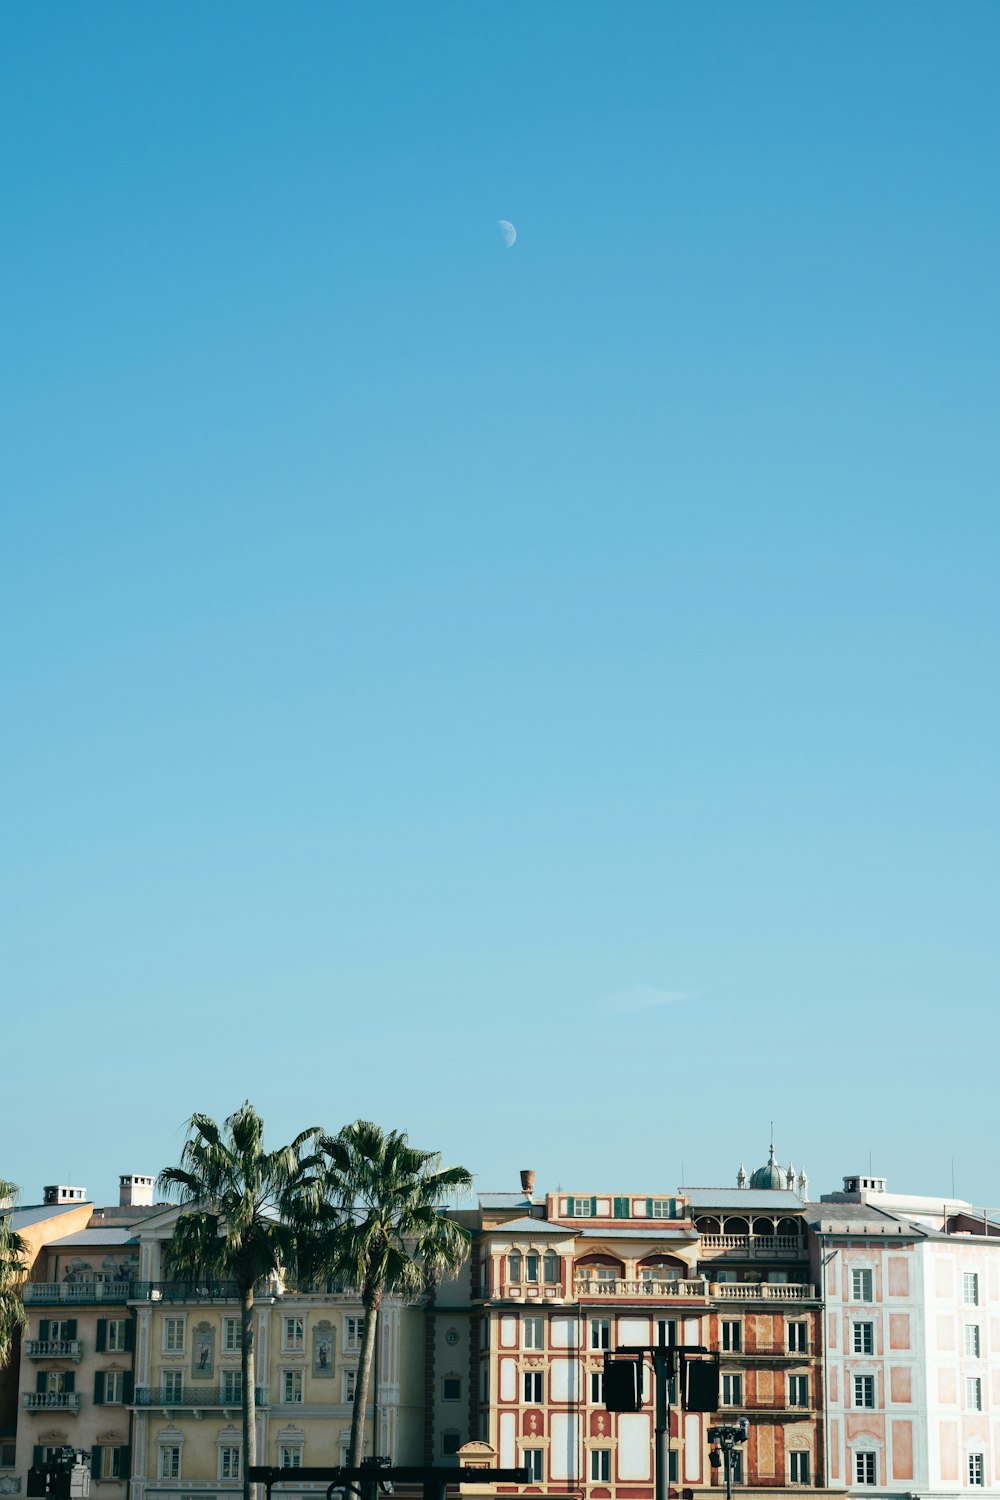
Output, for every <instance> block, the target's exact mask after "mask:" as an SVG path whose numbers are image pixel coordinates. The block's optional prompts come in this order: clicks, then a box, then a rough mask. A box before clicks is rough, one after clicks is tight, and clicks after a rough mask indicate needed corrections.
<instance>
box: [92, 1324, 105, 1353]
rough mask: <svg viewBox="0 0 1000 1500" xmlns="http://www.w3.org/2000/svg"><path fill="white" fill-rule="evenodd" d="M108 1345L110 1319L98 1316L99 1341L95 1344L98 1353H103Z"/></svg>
mask: <svg viewBox="0 0 1000 1500" xmlns="http://www.w3.org/2000/svg"><path fill="white" fill-rule="evenodd" d="M107 1346H108V1320H107V1318H98V1320H97V1343H96V1344H95V1345H94V1348H95V1349H96V1350H97V1352H98V1354H103V1353H104V1351H105V1349H106V1348H107Z"/></svg>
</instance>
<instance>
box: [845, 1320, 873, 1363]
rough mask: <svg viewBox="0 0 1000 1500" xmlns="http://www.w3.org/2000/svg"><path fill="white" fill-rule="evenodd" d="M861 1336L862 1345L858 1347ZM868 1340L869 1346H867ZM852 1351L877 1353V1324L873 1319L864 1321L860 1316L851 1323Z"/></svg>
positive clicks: (854, 1352)
mask: <svg viewBox="0 0 1000 1500" xmlns="http://www.w3.org/2000/svg"><path fill="white" fill-rule="evenodd" d="M859 1338H860V1345H861V1347H860V1348H859V1347H858V1343H859ZM866 1340H867V1343H868V1347H867V1348H866V1347H865V1342H866ZM851 1353H852V1354H874V1353H875V1324H874V1323H873V1322H871V1321H864V1322H863V1321H862V1320H861V1319H860V1318H859V1319H858V1321H857V1322H856V1323H852V1324H851Z"/></svg>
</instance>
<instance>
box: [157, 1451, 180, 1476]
mask: <svg viewBox="0 0 1000 1500" xmlns="http://www.w3.org/2000/svg"><path fill="white" fill-rule="evenodd" d="M156 1446H157V1448H158V1450H159V1451H158V1453H157V1457H156V1473H157V1478H159V1479H180V1477H181V1444H180V1443H157V1445H156ZM168 1455H170V1457H169V1459H168Z"/></svg>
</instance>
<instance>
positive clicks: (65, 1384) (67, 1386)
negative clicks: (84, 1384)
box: [62, 1370, 76, 1391]
mask: <svg viewBox="0 0 1000 1500" xmlns="http://www.w3.org/2000/svg"><path fill="white" fill-rule="evenodd" d="M75 1386H76V1375H75V1374H74V1372H73V1371H72V1370H67V1371H66V1373H65V1375H64V1376H63V1378H62V1388H63V1390H64V1391H71V1390H73V1389H74V1388H75Z"/></svg>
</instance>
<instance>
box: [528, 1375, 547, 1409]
mask: <svg viewBox="0 0 1000 1500" xmlns="http://www.w3.org/2000/svg"><path fill="white" fill-rule="evenodd" d="M524 1400H525V1404H526V1405H528V1406H541V1404H542V1401H543V1400H544V1395H543V1381H542V1372H541V1370H526V1371H525V1375H524Z"/></svg>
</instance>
